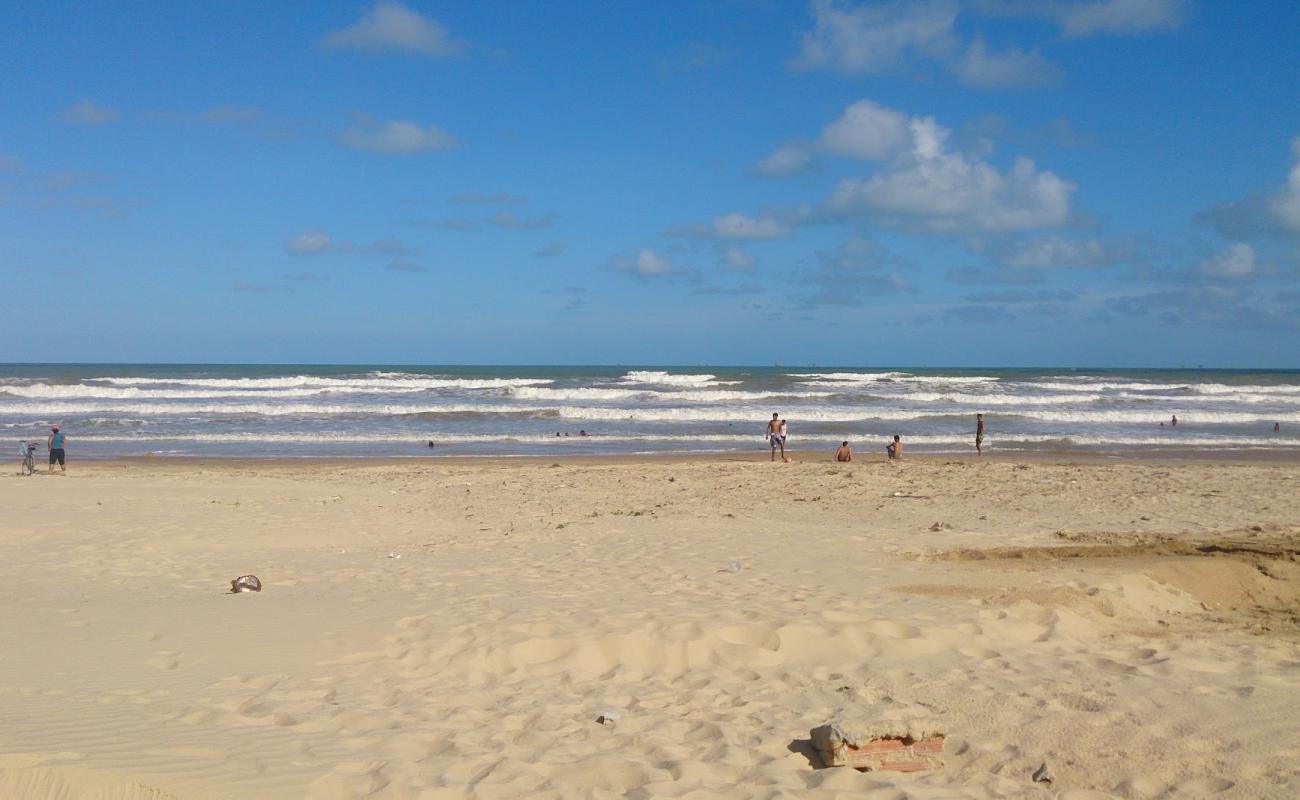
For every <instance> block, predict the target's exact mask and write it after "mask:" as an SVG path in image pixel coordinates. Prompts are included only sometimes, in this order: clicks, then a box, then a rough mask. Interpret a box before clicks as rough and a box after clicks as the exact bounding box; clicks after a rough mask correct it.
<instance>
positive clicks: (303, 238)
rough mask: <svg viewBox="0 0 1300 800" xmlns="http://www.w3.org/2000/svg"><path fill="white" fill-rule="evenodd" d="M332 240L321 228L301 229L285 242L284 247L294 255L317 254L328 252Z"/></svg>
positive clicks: (332, 242)
mask: <svg viewBox="0 0 1300 800" xmlns="http://www.w3.org/2000/svg"><path fill="white" fill-rule="evenodd" d="M333 244H334V240H333V239H331V238H330V235H329V234H328V233H326V232H325V231H322V230H319V229H317V230H309V231H303V232H302V233H300V234H298V235H297V236H295V237H293V238H292V239H290V240H289V241H288V242H286V243H285V246H284V247H285V249H286V250H288V251H289V253H290V254H292V255H296V256H307V255H319V254H320V253H328V252H329V249H330V247H331V246H332V245H333Z"/></svg>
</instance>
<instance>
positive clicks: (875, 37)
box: [791, 0, 957, 75]
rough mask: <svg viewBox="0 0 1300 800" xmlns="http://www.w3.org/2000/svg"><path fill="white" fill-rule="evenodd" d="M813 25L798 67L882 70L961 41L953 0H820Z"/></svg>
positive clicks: (803, 43)
mask: <svg viewBox="0 0 1300 800" xmlns="http://www.w3.org/2000/svg"><path fill="white" fill-rule="evenodd" d="M812 13H813V29H812V30H810V31H807V32H805V33H804V34H803V36H802V39H801V48H800V51H799V55H798V56H796V57H795V59H794V61H793V62H792V64H791V65H792V66H793V67H794V68H795V69H801V70H813V69H830V70H834V71H836V72H841V73H845V74H849V75H861V74H872V73H880V72H884V71H886V70H889V69H891V68H893V67H894V66H895V65H896V64H898V62H900V61H902V60H904V59H908V58H914V57H917V56H925V57H933V56H941V55H944V54H947V53H949V52H950V51H952V50H953V49H954V47H955V41H954V34H953V23H954V22H955V21H956V19H957V6H956V4H955V3H952V2H942V1H940V2H934V1H932V2H892V3H884V4H880V5H862V6H858V7H856V8H855V7H852V6H848V5H845V4H843V3H839V2H835V1H834V0H814V2H813V4H812Z"/></svg>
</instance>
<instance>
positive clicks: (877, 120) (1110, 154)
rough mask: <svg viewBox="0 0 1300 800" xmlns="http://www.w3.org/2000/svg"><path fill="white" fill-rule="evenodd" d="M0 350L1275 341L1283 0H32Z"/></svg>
mask: <svg viewBox="0 0 1300 800" xmlns="http://www.w3.org/2000/svg"><path fill="white" fill-rule="evenodd" d="M5 18H6V24H5V25H4V26H3V28H2V29H0V53H3V54H4V55H3V56H2V57H0V67H2V68H3V71H4V74H5V76H6V77H5V80H4V81H3V82H0V280H2V281H3V286H4V296H5V299H6V300H7V301H8V302H7V305H8V306H9V308H10V311H11V314H12V316H11V318H10V320H9V324H8V325H7V328H8V330H7V332H6V334H5V335H4V336H3V337H0V360H5V361H81V360H89V361H222V362H229V361H233V362H244V361H254V362H324V363H333V362H368V363H433V364H437V363H507V364H525V363H534V364H536V363H540V364H586V363H652V364H700V363H706V364H707V363H712V364H771V363H774V362H778V361H779V362H783V363H787V364H799V363H804V364H807V363H820V364H843V365H854V364H861V365H933V366H938V365H951V366H972V365H984V366H1001V365H1007V366H1014V365H1049V366H1056V365H1060V366H1071V365H1073V366H1178V365H1183V364H1185V365H1189V366H1191V365H1195V364H1205V365H1206V366H1211V365H1214V366H1225V367H1232V366H1240V367H1249V366H1274V367H1296V366H1297V365H1298V362H1300V91H1298V90H1297V88H1296V87H1297V86H1300V56H1298V55H1297V50H1298V48H1296V47H1295V46H1294V45H1295V43H1294V33H1295V31H1297V30H1300V5H1297V4H1294V3H1290V2H1259V3H1209V2H1193V1H1192V0H1185V1H1180V0H1061V1H1060V2H1050V1H1047V2H1035V3H1031V2H1022V1H1021V0H968V1H967V2H960V1H959V0H935V2H908V3H853V2H827V1H823V0H818V1H815V2H811V3H797V2H742V1H741V0H733V1H732V2H723V1H722V0H719V2H714V3H687V2H681V3H675V2H655V3H649V2H647V3H633V2H627V3H590V4H584V3H573V2H549V3H523V2H509V3H507V2H500V3H494V2H484V3H444V2H423V3H416V2H410V3H406V4H399V3H378V4H367V3H358V4H350V3H331V4H322V3H310V2H282V3H275V4H264V5H257V4H242V3H214V4H204V5H202V6H194V5H192V4H166V3H134V4H127V5H123V4H120V3H94V2H89V3H61V2H50V3H39V4H37V3H32V4H11V5H10V7H9V8H8V9H7V11H6V14H5Z"/></svg>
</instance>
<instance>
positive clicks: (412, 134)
mask: <svg viewBox="0 0 1300 800" xmlns="http://www.w3.org/2000/svg"><path fill="white" fill-rule="evenodd" d="M339 140H340V141H341V142H343V144H345V145H347V146H348V147H351V148H354V149H357V150H368V151H370V152H372V153H387V154H389V155H408V154H411V153H428V152H432V151H435V150H446V149H447V148H450V147H455V146H456V139H455V138H453V137H452V136H451V135H450V134H448V133H446V132H445V131H443V130H442V129H441V128H439V127H438V126H437V125H430V126H429V127H427V128H422V127H420V126H419V125H417V124H416V123H414V122H403V121H401V120H389V121H388V122H381V123H375V122H367V121H363V122H362V123H361V124H360V125H358V126H357V127H355V128H351V129H349V130H346V131H344V132H343V134H342V135H341V136H340V137H339Z"/></svg>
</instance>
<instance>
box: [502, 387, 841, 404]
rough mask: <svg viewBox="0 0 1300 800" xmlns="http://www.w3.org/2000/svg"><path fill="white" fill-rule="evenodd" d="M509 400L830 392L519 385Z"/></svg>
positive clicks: (700, 398) (696, 398)
mask: <svg viewBox="0 0 1300 800" xmlns="http://www.w3.org/2000/svg"><path fill="white" fill-rule="evenodd" d="M509 394H510V396H511V397H516V398H519V399H521V400H556V401H561V400H588V401H590V400H597V401H599V400H610V401H615V400H633V399H635V400H641V401H645V402H683V401H685V402H696V403H721V402H726V401H728V400H762V399H764V398H768V397H789V398H813V397H829V396H831V394H832V393H831V392H794V391H781V390H777V389H772V390H768V391H753V392H742V391H732V390H725V389H697V390H683V391H654V390H651V389H601V388H585V387H578V388H572V389H552V388H549V387H539V386H521V387H517V388H513V389H510V390H509Z"/></svg>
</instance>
